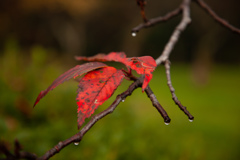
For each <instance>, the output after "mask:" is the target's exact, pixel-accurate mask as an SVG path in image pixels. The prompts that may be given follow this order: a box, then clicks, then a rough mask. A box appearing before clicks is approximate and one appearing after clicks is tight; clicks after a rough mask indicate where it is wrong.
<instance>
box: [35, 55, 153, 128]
mask: <svg viewBox="0 0 240 160" xmlns="http://www.w3.org/2000/svg"><path fill="white" fill-rule="evenodd" d="M76 59H77V60H85V61H102V62H104V61H115V62H121V63H123V64H124V65H125V66H126V67H127V69H128V71H124V72H123V70H118V69H116V68H114V67H110V66H107V65H106V64H104V63H101V62H89V63H85V64H83V65H77V66H75V67H74V68H72V69H70V70H68V71H67V72H65V73H64V74H62V75H61V76H59V77H58V78H57V79H56V80H55V81H54V82H53V83H52V84H51V85H50V86H49V87H48V88H47V89H46V90H44V91H41V92H40V94H39V95H38V97H37V99H36V101H35V103H34V106H35V105H36V104H37V103H38V102H39V100H40V99H42V98H43V97H44V96H45V95H46V94H47V93H48V92H49V91H50V90H52V89H54V88H55V87H56V86H58V85H59V84H61V83H63V82H65V81H67V80H69V79H71V78H74V79H75V78H76V77H78V76H81V75H83V74H85V75H84V76H83V77H82V78H81V79H80V80H79V88H78V90H77V92H78V95H77V98H76V100H77V105H78V128H80V127H81V126H82V124H83V123H84V121H85V119H86V118H88V117H90V116H91V115H92V114H93V113H94V111H95V109H97V108H98V106H99V105H101V104H102V103H104V102H105V101H106V100H107V99H108V98H110V97H111V96H112V94H113V93H114V91H115V90H116V89H117V87H118V86H119V85H120V84H121V82H122V80H123V78H124V77H129V76H131V70H135V71H136V72H137V73H138V74H142V75H144V76H145V78H144V82H143V85H142V91H144V90H145V88H146V87H147V85H148V83H149V81H150V80H151V79H152V72H153V71H154V69H155V67H156V62H155V60H154V59H153V58H152V57H150V56H144V57H132V58H127V57H126V55H125V53H123V52H111V53H109V54H107V55H105V54H98V55H96V56H93V57H76ZM126 73H127V74H126Z"/></svg>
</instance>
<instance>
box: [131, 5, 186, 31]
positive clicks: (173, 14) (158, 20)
mask: <svg viewBox="0 0 240 160" xmlns="http://www.w3.org/2000/svg"><path fill="white" fill-rule="evenodd" d="M181 11H182V9H181V6H179V7H178V8H176V9H175V10H173V11H171V12H169V13H167V14H166V15H165V16H160V17H157V18H152V19H150V20H148V21H147V22H146V23H142V24H139V25H138V26H137V27H135V28H133V29H132V31H131V32H132V33H137V32H139V31H140V30H141V29H143V28H148V27H151V26H153V25H155V24H158V23H161V22H166V21H168V20H169V19H171V18H173V17H176V16H177V15H179V14H180V13H181Z"/></svg>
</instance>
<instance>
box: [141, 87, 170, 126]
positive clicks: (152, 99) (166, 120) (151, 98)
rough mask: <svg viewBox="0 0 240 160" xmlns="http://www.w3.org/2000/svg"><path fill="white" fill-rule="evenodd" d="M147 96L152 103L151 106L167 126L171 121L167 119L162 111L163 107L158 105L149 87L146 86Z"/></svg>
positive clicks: (166, 115) (165, 113)
mask: <svg viewBox="0 0 240 160" xmlns="http://www.w3.org/2000/svg"><path fill="white" fill-rule="evenodd" d="M145 92H146V94H147V96H148V97H149V99H150V100H151V101H152V104H153V106H154V107H155V108H156V109H157V110H158V112H159V113H160V114H161V116H162V117H163V119H164V122H165V124H169V123H170V121H171V119H170V118H169V116H168V114H167V112H166V111H165V110H164V109H163V107H162V106H161V105H160V103H159V102H158V100H157V97H156V96H155V95H154V93H153V91H152V90H151V88H150V87H149V86H147V88H146V90H145Z"/></svg>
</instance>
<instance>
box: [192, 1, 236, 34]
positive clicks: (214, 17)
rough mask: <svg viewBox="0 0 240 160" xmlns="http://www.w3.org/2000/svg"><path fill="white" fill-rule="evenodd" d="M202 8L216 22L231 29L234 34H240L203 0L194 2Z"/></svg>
mask: <svg viewBox="0 0 240 160" xmlns="http://www.w3.org/2000/svg"><path fill="white" fill-rule="evenodd" d="M194 1H195V2H196V3H197V4H198V5H199V6H200V7H201V8H203V9H204V10H205V11H206V12H207V13H208V14H209V15H210V16H211V17H212V18H213V19H214V20H215V21H217V22H218V23H220V24H221V25H222V26H223V27H225V28H227V29H230V30H231V31H233V32H234V33H238V34H240V29H238V28H236V27H234V26H233V25H231V24H229V23H228V22H227V21H226V20H225V19H223V18H221V17H220V16H218V15H217V14H216V13H215V12H214V11H213V10H212V9H211V8H210V7H209V6H208V5H207V4H206V3H205V2H204V1H203V0H194Z"/></svg>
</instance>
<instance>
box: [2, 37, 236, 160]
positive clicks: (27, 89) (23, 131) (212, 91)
mask: <svg viewBox="0 0 240 160" xmlns="http://www.w3.org/2000/svg"><path fill="white" fill-rule="evenodd" d="M29 55H30V56H26V55H25V54H21V53H19V49H18V47H17V45H16V44H15V42H14V41H11V42H9V46H8V45H6V49H5V53H3V54H2V56H1V57H0V62H1V63H0V67H1V71H0V88H1V97H0V106H1V107H0V140H3V141H5V142H6V143H8V144H9V147H10V148H11V147H12V144H13V141H14V139H18V140H19V141H20V143H21V144H22V145H23V148H24V150H26V151H30V152H34V153H36V154H37V155H43V154H44V153H45V152H46V151H47V150H49V149H50V148H52V147H53V146H54V145H56V144H57V143H58V142H59V141H61V140H65V139H67V138H69V137H70V136H72V135H74V134H75V133H77V114H76V111H77V107H76V102H75V97H76V88H77V83H76V82H74V81H69V82H66V83H64V84H62V85H61V86H59V87H57V88H56V89H54V91H51V92H50V93H49V94H48V95H47V96H46V97H45V98H44V99H43V100H41V102H40V103H39V104H38V105H37V106H36V108H34V109H33V108H32V105H33V103H34V101H35V98H36V97H37V95H38V93H39V92H40V91H41V90H43V89H46V87H47V86H49V85H50V84H51V82H52V81H53V80H54V79H55V78H57V77H58V76H59V75H60V74H62V73H63V72H65V71H66V70H68V69H69V68H70V67H73V66H74V65H72V66H71V65H69V64H64V60H63V59H54V58H55V57H54V56H50V55H54V54H51V51H47V50H45V49H43V48H41V47H39V46H35V47H33V48H32V50H31V51H30V54H29ZM239 69H240V66H227V65H214V66H213V67H212V68H211V71H210V77H209V82H208V83H207V84H206V85H204V86H198V85H196V84H195V83H194V82H193V81H192V78H191V75H192V74H191V73H192V70H191V65H189V64H176V63H173V64H172V68H171V72H172V81H173V85H174V87H175V89H176V94H177V96H178V98H179V100H180V101H181V102H182V103H183V104H184V105H186V106H187V107H188V109H189V111H190V112H191V113H192V114H193V115H194V116H195V120H194V122H192V123H190V122H189V121H188V119H187V117H186V116H185V115H184V114H183V113H182V112H181V111H180V110H179V109H178V108H177V106H176V105H175V104H174V102H173V101H172V99H171V95H170V92H169V90H168V87H167V85H166V78H165V72H164V68H163V67H162V66H161V67H158V69H157V70H156V71H155V72H154V76H153V79H152V81H151V83H150V86H151V87H152V89H153V91H154V93H155V94H156V96H157V98H158V100H159V102H160V103H161V104H162V106H163V107H164V108H165V109H166V111H167V112H168V114H169V116H170V117H171V119H172V121H171V124H170V125H169V126H166V125H165V124H164V123H163V120H162V118H161V116H160V114H159V113H158V112H157V110H156V109H155V108H154V107H152V105H151V102H150V100H149V99H148V98H147V96H146V95H145V93H142V92H141V89H137V90H136V91H134V93H133V95H132V96H130V97H128V98H127V99H126V100H125V102H124V103H121V104H120V105H119V106H118V107H117V109H116V110H115V111H114V113H112V114H111V115H108V116H107V117H105V118H103V119H102V120H100V121H99V122H97V123H96V125H95V126H94V127H93V128H92V129H91V130H90V131H89V132H88V133H87V134H86V135H85V136H84V138H83V140H82V142H81V143H80V144H79V145H78V146H75V145H70V146H68V147H66V148H65V149H63V150H62V151H61V152H60V153H59V154H57V155H56V156H54V157H53V158H52V159H58V160H59V159H95V160H98V159H99V160H100V159H101V160H102V159H109V160H112V159H119V160H120V159H140V160H145V159H161V160H170V159H171V160H172V159H178V160H190V159H194V160H198V159H201V160H203V159H206V160H225V159H229V160H231V159H232V160H234V159H239V158H240V152H239V148H240V127H239V122H240V116H239V113H240V107H239V99H240V95H239V89H240V85H239V82H240V76H239ZM129 84H130V82H127V81H124V82H123V85H122V86H120V87H119V89H118V90H117V91H116V93H115V94H114V96H113V97H112V98H110V99H109V101H107V102H106V103H104V104H103V105H102V106H100V107H99V109H98V110H97V111H96V113H98V112H100V111H102V110H103V109H105V108H106V107H107V106H109V105H110V104H111V102H113V100H114V98H115V97H116V95H117V94H119V93H121V92H122V91H124V90H126V89H127V87H128V85H129ZM0 157H1V156H0Z"/></svg>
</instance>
